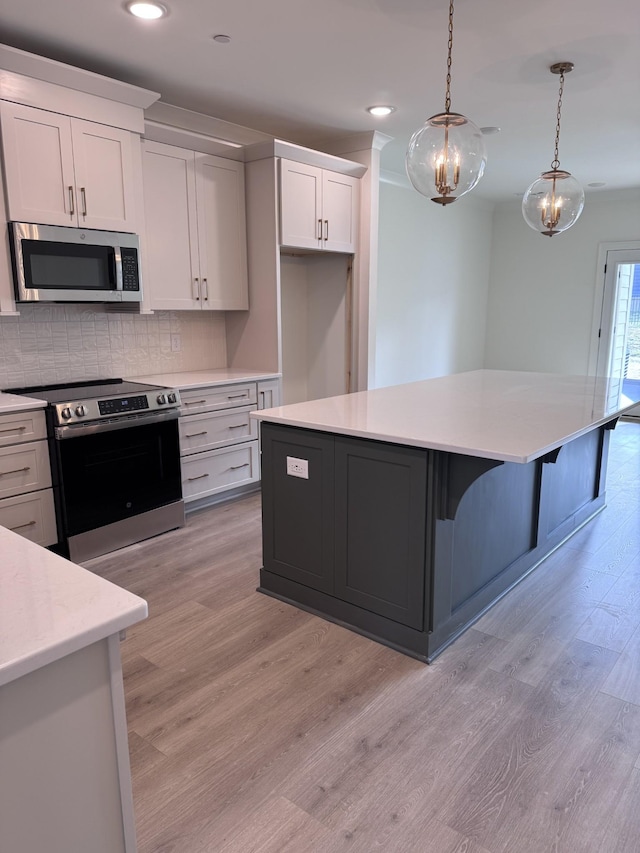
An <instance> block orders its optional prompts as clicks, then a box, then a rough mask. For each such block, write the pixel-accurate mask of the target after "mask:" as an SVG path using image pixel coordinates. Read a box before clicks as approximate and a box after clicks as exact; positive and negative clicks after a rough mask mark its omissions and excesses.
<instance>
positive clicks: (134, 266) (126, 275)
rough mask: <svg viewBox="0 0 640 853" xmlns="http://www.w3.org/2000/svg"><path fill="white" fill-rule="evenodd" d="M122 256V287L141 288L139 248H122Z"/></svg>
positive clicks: (124, 288) (129, 288)
mask: <svg viewBox="0 0 640 853" xmlns="http://www.w3.org/2000/svg"><path fill="white" fill-rule="evenodd" d="M120 257H121V258H122V289H123V290H140V278H139V276H138V250H137V249H127V248H124V247H122V248H121V249H120Z"/></svg>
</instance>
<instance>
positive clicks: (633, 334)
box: [621, 264, 640, 403]
mask: <svg viewBox="0 0 640 853" xmlns="http://www.w3.org/2000/svg"><path fill="white" fill-rule="evenodd" d="M621 269H622V270H624V274H625V275H628V276H629V278H630V280H631V298H630V301H629V322H628V324H627V340H626V347H625V366H624V378H623V382H622V393H623V394H624V395H625V396H626V397H629V399H630V400H633V401H634V403H638V402H640V264H623V265H621Z"/></svg>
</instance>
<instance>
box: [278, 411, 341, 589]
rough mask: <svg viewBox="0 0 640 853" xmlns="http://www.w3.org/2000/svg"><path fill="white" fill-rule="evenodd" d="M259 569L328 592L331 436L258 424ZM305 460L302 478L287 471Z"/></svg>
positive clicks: (331, 561) (330, 581)
mask: <svg viewBox="0 0 640 853" xmlns="http://www.w3.org/2000/svg"><path fill="white" fill-rule="evenodd" d="M261 433H262V525H263V526H262V531H263V559H264V568H265V570H266V571H268V572H273V573H274V574H276V575H281V576H282V577H285V578H289V579H290V580H293V581H297V582H298V583H300V584H303V585H304V586H308V587H311V588H313V589H317V590H320V591H322V592H327V593H332V592H333V565H334V557H333V531H334V519H333V515H334V511H333V507H334V498H333V493H334V476H333V437H332V436H329V435H323V434H322V433H315V432H312V431H310V430H299V431H296V430H295V429H291V428H279V427H277V426H274V425H273V424H269V423H266V424H263V427H262V430H261ZM291 460H296V461H297V464H298V465H300V464H301V463H305V462H306V466H307V473H308V476H307V477H306V478H302V477H296V476H292V475H291V473H287V471H288V467H289V470H291V465H292V464H294V463H292V462H291Z"/></svg>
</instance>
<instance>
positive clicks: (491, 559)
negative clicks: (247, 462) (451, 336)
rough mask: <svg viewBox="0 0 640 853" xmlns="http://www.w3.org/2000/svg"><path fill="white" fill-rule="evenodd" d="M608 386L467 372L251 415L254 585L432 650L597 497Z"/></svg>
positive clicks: (385, 637)
mask: <svg viewBox="0 0 640 853" xmlns="http://www.w3.org/2000/svg"><path fill="white" fill-rule="evenodd" d="M611 392H612V384H611V383H610V381H609V380H607V379H600V378H596V377H581V376H562V375H555V374H542V373H520V372H515V371H493V370H478V371H473V372H470V373H462V374H457V375H453V376H448V377H442V378H440V379H432V380H426V381H423V382H414V383H410V384H406V385H399V386H393V387H390V388H380V389H376V390H373V391H363V392H358V393H355V394H350V395H344V396H340V397H331V398H327V399H324V400H315V401H311V402H309V403H299V404H294V405H289V406H282V407H277V408H273V409H269V410H265V411H261V412H257V413H255V414H254V415H253V416H254V417H256V418H258V419H259V420H260V421H261V434H262V490H263V563H264V564H263V567H262V569H261V572H260V586H259V589H260V591H262V592H265V593H267V594H269V595H272V596H275V597H277V598H279V599H281V600H284V601H288V602H290V603H292V604H296V605H298V606H300V607H302V608H304V609H307V610H310V611H311V612H314V613H316V614H318V615H321V616H324V617H325V618H328V619H330V620H332V621H335V622H338V623H339V624H342V625H345V626H346V627H349V628H351V629H353V630H356V631H358V632H360V633H362V634H365V635H366V636H369V637H371V638H372V639H375V640H378V641H380V642H382V643H385V644H387V645H389V646H391V647H393V648H396V649H398V650H399V651H402V652H404V653H406V654H409V655H412V656H414V657H416V658H418V659H420V660H423V661H431V660H433V659H434V658H435V657H436V656H437V655H438V654H440V653H441V652H442V651H443V649H445V648H446V646H447V645H448V644H449V643H451V642H452V641H453V640H454V639H455V638H456V637H457V636H459V634H460V633H462V631H464V630H465V629H466V628H468V627H469V626H470V625H471V624H472V623H473V622H474V621H476V620H477V619H478V618H479V617H480V615H481V614H482V613H483V612H484V611H485V610H486V609H487V608H488V607H490V606H491V605H492V604H493V603H495V601H497V600H498V599H499V598H500V597H501V596H502V595H504V594H505V593H506V592H507V591H508V590H509V589H510V588H511V587H512V586H514V584H516V583H517V582H518V581H520V580H521V579H522V578H523V577H524V576H525V575H526V574H527V573H528V572H530V571H531V570H532V569H534V568H535V567H536V566H537V565H538V564H539V563H540V562H541V561H542V560H543V559H544V558H545V557H546V556H548V554H550V553H551V551H553V550H554V549H556V548H557V547H558V546H559V545H560V544H561V543H562V542H564V541H565V540H566V539H567V538H568V537H570V536H571V535H572V534H573V533H575V532H576V531H577V530H578V529H579V528H580V527H581V526H582V525H584V524H585V523H587V522H588V521H589V520H590V519H591V518H592V517H593V516H594V515H595V514H596V513H598V512H599V511H601V510H602V509H603V508H604V506H605V479H606V463H607V453H608V444H609V431H610V430H611V429H612V428H613V427H614V426H615V423H616V421H617V418H618V417H619V416H620V414H622V413H623V412H624V411H625V410H626V409H627V408H631V407H632V406H633V403H632V401H626V400H623V402H622V403H620V402H619V400H618V397H617V395H615V394H613V393H611ZM627 404H628V405H627Z"/></svg>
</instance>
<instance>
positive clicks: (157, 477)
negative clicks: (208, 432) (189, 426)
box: [55, 411, 182, 538]
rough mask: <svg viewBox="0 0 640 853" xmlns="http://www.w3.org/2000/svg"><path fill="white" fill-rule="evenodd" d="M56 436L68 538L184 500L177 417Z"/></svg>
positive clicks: (165, 415)
mask: <svg viewBox="0 0 640 853" xmlns="http://www.w3.org/2000/svg"><path fill="white" fill-rule="evenodd" d="M56 432H57V434H58V436H59V438H58V439H57V440H56V441H55V453H56V457H57V469H58V478H57V479H58V489H59V500H58V504H59V505H58V509H59V512H60V516H61V518H60V521H61V527H62V532H63V534H64V537H65V538H68V537H70V536H75V535H77V534H79V533H84V532H86V531H89V530H95V529H96V528H99V527H103V526H104V525H107V524H111V523H113V522H117V521H122V520H123V519H127V518H130V517H132V516H136V515H139V514H140V513H144V512H147V511H149V510H153V509H157V508H158V507H162V506H166V505H168V504H171V503H173V502H175V501H180V500H181V499H182V483H181V476H180V448H179V439H178V412H177V411H174V412H166V413H162V416H160V415H156V416H153V417H150V418H149V417H141V418H136V417H132V418H130V419H121V420H119V421H118V422H116V423H113V422H111V423H99V424H95V425H87V426H85V425H82V426H80V427H78V428H75V427H63V428H62V429H58V430H56Z"/></svg>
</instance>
